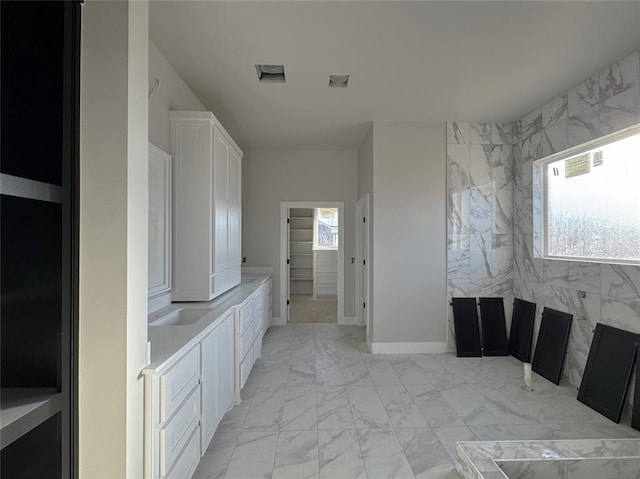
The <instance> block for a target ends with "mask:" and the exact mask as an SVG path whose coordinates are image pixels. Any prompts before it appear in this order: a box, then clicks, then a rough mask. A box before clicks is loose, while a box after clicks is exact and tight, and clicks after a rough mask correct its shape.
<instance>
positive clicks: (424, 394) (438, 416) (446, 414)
mask: <svg viewBox="0 0 640 479" xmlns="http://www.w3.org/2000/svg"><path fill="white" fill-rule="evenodd" d="M423 386H424V385H422V384H410V385H408V386H406V388H407V391H409V394H410V395H411V397H412V398H413V400H414V401H415V403H416V405H417V406H418V408H419V409H420V412H421V413H422V415H423V416H424V418H425V419H426V420H427V423H428V424H429V426H431V427H432V428H436V427H441V426H464V421H463V420H462V418H461V417H460V416H458V415H457V414H456V412H455V411H454V410H453V408H452V407H451V406H449V403H447V401H446V400H445V399H444V397H442V394H441V393H440V392H439V391H433V390H431V389H430V388H429V387H428V386H427V388H424V387H423Z"/></svg>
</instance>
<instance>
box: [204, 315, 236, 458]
mask: <svg viewBox="0 0 640 479" xmlns="http://www.w3.org/2000/svg"><path fill="white" fill-rule="evenodd" d="M232 344H233V312H232V311H230V312H229V313H227V314H226V315H225V318H224V319H222V320H221V322H220V323H219V324H218V326H217V327H215V329H214V330H213V331H212V332H211V333H209V335H208V336H207V337H205V338H204V339H203V340H202V341H201V342H200V355H201V364H202V380H201V381H202V384H201V392H202V425H201V428H202V431H201V434H202V451H201V452H202V454H203V455H204V453H205V452H206V450H207V448H208V447H209V444H210V443H211V439H213V435H214V433H215V432H216V428H217V427H218V424H220V420H221V419H222V416H224V414H225V413H226V412H227V411H228V410H229V409H231V407H233V353H232V348H231V346H232Z"/></svg>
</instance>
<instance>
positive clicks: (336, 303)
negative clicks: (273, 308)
mask: <svg viewBox="0 0 640 479" xmlns="http://www.w3.org/2000/svg"><path fill="white" fill-rule="evenodd" d="M343 224H344V203H342V202H283V203H281V225H282V227H281V234H280V237H281V238H280V239H281V241H280V243H281V271H280V284H281V289H280V291H281V298H280V311H281V316H282V319H283V322H284V323H285V324H286V323H336V322H337V323H338V324H342V323H343V322H344V286H343V285H344V251H343V249H344V246H343V245H344V237H343V230H344V228H343Z"/></svg>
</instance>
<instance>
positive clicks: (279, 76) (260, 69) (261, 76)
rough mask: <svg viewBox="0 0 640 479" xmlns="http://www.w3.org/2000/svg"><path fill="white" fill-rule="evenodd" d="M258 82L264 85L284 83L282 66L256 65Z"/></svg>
mask: <svg viewBox="0 0 640 479" xmlns="http://www.w3.org/2000/svg"><path fill="white" fill-rule="evenodd" d="M256 72H257V73H258V80H260V81H261V82H265V83H284V82H285V78H284V65H256Z"/></svg>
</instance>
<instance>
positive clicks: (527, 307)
mask: <svg viewBox="0 0 640 479" xmlns="http://www.w3.org/2000/svg"><path fill="white" fill-rule="evenodd" d="M535 317H536V304H535V303H530V302H529V301H525V300H523V299H519V298H516V299H515V301H514V302H513V314H512V316H511V333H510V334H509V354H510V355H511V356H513V357H514V358H517V359H519V360H520V361H522V362H524V363H528V362H529V361H530V360H531V344H532V342H533V323H534V320H535Z"/></svg>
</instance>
